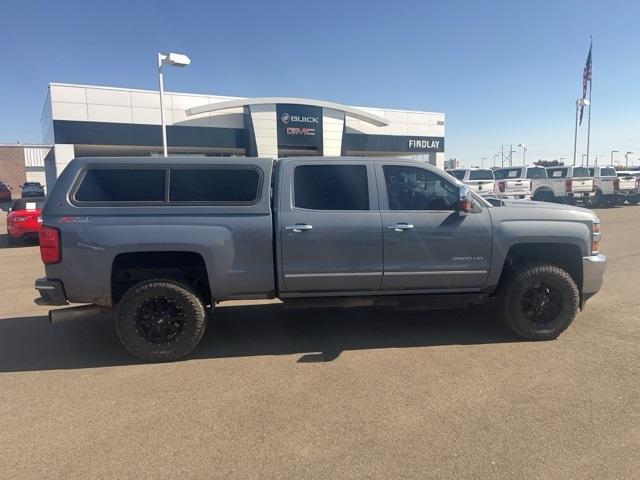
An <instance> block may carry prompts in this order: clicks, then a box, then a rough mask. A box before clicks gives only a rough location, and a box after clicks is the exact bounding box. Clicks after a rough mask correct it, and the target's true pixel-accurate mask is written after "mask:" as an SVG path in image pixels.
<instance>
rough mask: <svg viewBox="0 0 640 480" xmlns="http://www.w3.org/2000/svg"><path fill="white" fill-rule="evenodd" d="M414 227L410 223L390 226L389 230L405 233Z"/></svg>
mask: <svg viewBox="0 0 640 480" xmlns="http://www.w3.org/2000/svg"><path fill="white" fill-rule="evenodd" d="M412 228H413V225H411V224H410V223H396V224H395V225H388V226H387V229H389V230H393V231H395V232H404V231H405V230H411V229H412Z"/></svg>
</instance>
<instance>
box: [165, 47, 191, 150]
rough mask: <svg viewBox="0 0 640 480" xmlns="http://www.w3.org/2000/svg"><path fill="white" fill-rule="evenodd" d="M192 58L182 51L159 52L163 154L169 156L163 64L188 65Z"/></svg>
mask: <svg viewBox="0 0 640 480" xmlns="http://www.w3.org/2000/svg"><path fill="white" fill-rule="evenodd" d="M190 63H191V59H190V58H189V57H187V56H186V55H183V54H181V53H158V85H159V87H160V124H161V125H162V156H163V157H165V158H166V157H167V156H168V153H167V123H166V121H165V119H164V74H163V72H162V66H163V65H165V64H166V65H171V66H174V67H186V66H187V65H189V64H190Z"/></svg>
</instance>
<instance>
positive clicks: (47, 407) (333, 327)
mask: <svg viewBox="0 0 640 480" xmlns="http://www.w3.org/2000/svg"><path fill="white" fill-rule="evenodd" d="M598 214H599V215H600V217H601V219H602V230H603V232H604V240H603V245H602V249H603V251H604V253H606V254H607V256H608V259H609V263H608V267H607V277H606V280H605V286H604V288H603V290H602V291H601V292H600V293H599V294H598V295H597V296H596V297H594V298H593V299H592V300H591V301H590V302H589V304H588V305H587V308H586V310H585V311H584V312H582V313H580V314H579V316H578V318H577V319H576V321H575V322H574V324H573V325H572V327H571V328H570V329H569V330H568V331H567V332H566V333H565V334H564V335H562V336H561V337H560V338H559V339H558V340H556V341H553V342H542V343H539V342H524V341H518V340H517V339H515V338H514V337H513V336H511V335H510V334H509V333H508V332H507V331H505V330H503V329H502V328H501V327H500V326H498V325H497V324H495V323H494V322H493V321H492V319H491V314H490V311H489V310H487V309H486V308H471V309H467V310H451V311H438V312H398V311H394V310H391V309H355V310H354V309H352V310H308V311H305V310H285V309H284V308H283V307H282V306H281V305H279V304H267V305H237V304H236V305H231V306H225V307H223V308H220V309H219V311H218V315H217V319H216V321H215V322H214V323H212V324H210V328H209V329H208V330H207V333H206V334H205V337H204V339H203V341H202V343H201V345H200V346H199V347H198V348H197V350H196V351H195V353H194V354H193V355H192V356H191V357H190V358H189V359H188V360H185V361H180V362H176V363H170V364H157V365H145V364H142V363H140V362H138V361H136V360H135V359H134V358H132V357H130V356H129V355H128V354H127V353H126V352H125V351H124V350H123V349H122V348H121V346H120V345H119V343H118V340H117V339H116V336H115V333H114V331H113V327H112V324H111V323H110V322H109V321H108V319H105V318H87V319H86V320H83V321H74V322H68V323H65V324H60V325H57V326H55V327H52V326H50V325H49V324H48V322H47V318H46V308H44V307H38V306H36V305H34V304H33V298H34V297H35V290H33V281H34V279H35V278H37V277H38V276H41V275H42V273H43V267H42V265H41V263H40V259H39V254H38V248H37V247H36V246H24V247H19V248H7V244H6V235H4V232H5V226H4V220H5V214H4V213H3V214H0V233H1V234H2V235H0V445H2V455H1V456H0V472H2V473H1V474H0V477H2V478H29V479H33V478H65V479H71V478H83V479H86V478H151V477H152V478H156V479H161V478H167V479H168V478H172V479H173V478H177V477H180V478H183V479H186V478H225V479H228V478H238V479H251V478H320V479H327V478H344V477H350V478H356V477H357V478H385V479H389V478H421V479H425V478H456V479H461V478H500V479H502V478H504V479H510V480H511V479H514V478H532V479H533V478H535V479H541V478H548V479H569V478H575V479H586V478H594V479H604V478H616V479H627V478H629V479H630V478H638V472H640V326H639V323H640V313H639V312H640V255H639V251H640V250H639V247H638V245H639V242H640V207H624V208H613V209H610V210H599V211H598Z"/></svg>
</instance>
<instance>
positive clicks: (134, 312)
mask: <svg viewBox="0 0 640 480" xmlns="http://www.w3.org/2000/svg"><path fill="white" fill-rule="evenodd" d="M154 299H160V300H162V301H166V302H172V304H175V305H178V306H179V307H178V308H179V310H180V312H181V321H183V323H182V324H181V328H180V333H179V334H178V335H177V337H176V338H174V339H172V340H171V341H166V342H152V341H150V340H149V339H146V338H145V337H144V334H143V333H141V330H140V328H141V327H140V324H139V318H140V317H139V316H140V315H142V313H141V309H143V308H144V307H145V305H146V303H145V302H149V301H153V300H154ZM206 323H207V311H206V308H205V305H204V302H203V301H202V299H201V298H200V297H199V296H198V294H197V293H196V292H195V291H194V290H193V289H192V288H191V287H190V286H188V285H187V284H185V283H182V282H180V281H178V280H170V279H163V278H159V279H153V280H145V281H142V282H140V283H137V284H135V285H133V286H132V287H131V288H130V289H129V290H128V291H127V292H126V293H125V295H124V296H123V297H122V300H121V301H120V303H119V305H118V312H117V317H116V320H115V327H116V333H117V335H118V338H119V339H120V342H122V345H123V346H124V347H125V348H126V349H127V350H128V351H129V352H130V353H131V354H132V355H134V356H136V357H138V358H140V359H142V360H146V361H151V362H167V361H172V360H177V359H179V358H181V357H184V356H185V355H187V354H189V353H190V352H191V351H192V350H193V349H194V348H195V347H196V345H198V343H199V342H200V340H201V339H202V335H203V334H204V331H205V327H206Z"/></svg>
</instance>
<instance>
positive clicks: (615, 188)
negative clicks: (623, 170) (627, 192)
mask: <svg viewBox="0 0 640 480" xmlns="http://www.w3.org/2000/svg"><path fill="white" fill-rule="evenodd" d="M618 190H620V179H619V178H614V179H613V191H614V192H617V191H618Z"/></svg>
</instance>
